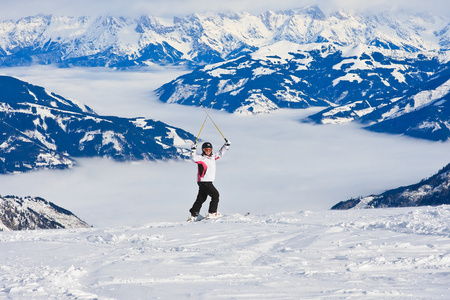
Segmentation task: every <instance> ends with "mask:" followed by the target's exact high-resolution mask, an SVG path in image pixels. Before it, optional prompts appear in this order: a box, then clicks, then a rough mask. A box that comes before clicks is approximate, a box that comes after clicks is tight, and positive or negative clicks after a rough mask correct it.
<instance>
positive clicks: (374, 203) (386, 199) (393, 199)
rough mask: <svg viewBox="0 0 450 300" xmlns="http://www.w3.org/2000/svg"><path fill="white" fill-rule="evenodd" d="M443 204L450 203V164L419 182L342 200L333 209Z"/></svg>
mask: <svg viewBox="0 0 450 300" xmlns="http://www.w3.org/2000/svg"><path fill="white" fill-rule="evenodd" d="M443 204H447V205H448V204H450V164H448V165H447V166H445V167H444V168H442V169H441V170H440V171H439V172H438V173H436V174H435V175H433V176H431V177H430V178H427V179H424V180H422V181H421V182H419V183H416V184H412V185H409V186H404V187H399V188H396V189H392V190H389V191H386V192H384V193H382V194H380V195H370V196H367V197H360V198H357V199H350V200H346V201H341V202H339V203H338V204H336V205H335V206H333V207H332V209H351V208H358V209H359V208H383V207H406V206H426V205H431V206H437V205H443Z"/></svg>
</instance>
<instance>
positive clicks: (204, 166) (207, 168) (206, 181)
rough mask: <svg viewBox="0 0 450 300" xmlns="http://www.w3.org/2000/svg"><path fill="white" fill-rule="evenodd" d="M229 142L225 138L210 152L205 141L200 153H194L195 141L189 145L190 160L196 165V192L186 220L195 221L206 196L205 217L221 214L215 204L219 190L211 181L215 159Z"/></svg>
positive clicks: (217, 201) (227, 147)
mask: <svg viewBox="0 0 450 300" xmlns="http://www.w3.org/2000/svg"><path fill="white" fill-rule="evenodd" d="M230 145H231V144H230V142H229V141H228V140H227V139H225V144H224V145H223V146H222V147H221V148H220V150H219V151H217V152H216V153H214V154H213V153H212V150H213V146H212V144H211V143H209V142H205V143H203V145H202V154H201V155H198V154H197V153H196V150H197V143H195V144H194V145H192V147H191V160H192V161H193V162H195V163H196V164H197V165H198V175H197V184H198V187H199V188H198V194H197V199H196V200H195V202H194V204H193V205H192V208H191V209H190V210H189V211H190V213H191V216H190V217H189V219H188V221H190V222H192V221H196V220H197V217H198V215H199V213H200V209H201V208H202V205H203V203H204V202H205V201H206V199H207V197H208V196H210V197H211V202H210V203H209V209H208V215H207V218H216V217H220V216H222V215H221V214H220V213H219V212H217V206H218V205H219V192H218V191H217V189H216V188H215V187H214V185H213V181H214V179H215V177H216V160H218V159H219V158H221V157H222V156H223V155H224V154H225V152H226V151H227V150H228V149H229V147H230Z"/></svg>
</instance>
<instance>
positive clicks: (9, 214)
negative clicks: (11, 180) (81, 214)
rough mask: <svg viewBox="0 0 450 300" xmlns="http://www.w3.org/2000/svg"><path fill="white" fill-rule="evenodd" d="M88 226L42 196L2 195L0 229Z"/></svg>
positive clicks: (0, 198)
mask: <svg viewBox="0 0 450 300" xmlns="http://www.w3.org/2000/svg"><path fill="white" fill-rule="evenodd" d="M87 227H89V225H88V224H86V223H85V222H83V221H81V220H80V219H79V218H78V217H77V216H75V215H74V214H72V213H71V212H70V211H68V210H65V209H63V208H61V207H59V206H57V205H55V204H53V203H51V202H48V201H46V200H44V199H42V198H39V197H25V198H21V197H16V196H5V197H1V196H0V231H4V230H31V229H63V228H87Z"/></svg>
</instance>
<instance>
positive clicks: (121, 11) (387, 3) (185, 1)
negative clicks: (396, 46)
mask: <svg viewBox="0 0 450 300" xmlns="http://www.w3.org/2000/svg"><path fill="white" fill-rule="evenodd" d="M309 5H318V6H319V8H320V9H321V10H322V11H324V12H325V13H330V12H333V11H336V10H339V9H345V10H348V11H354V10H368V11H376V10H387V9H408V10H411V11H414V12H422V11H428V12H430V13H433V14H436V15H441V16H446V17H449V16H450V5H448V0H428V1H423V0H377V1H365V0H284V1H273V0H227V1H223V0H145V1H144V0H96V1H92V0H77V1H73V0H17V1H11V0H0V7H2V9H1V10H0V18H1V19H19V18H21V17H26V16H30V15H36V14H39V13H43V14H50V13H51V14H55V15H69V16H79V15H90V16H96V15H118V16H126V17H128V16H129V17H139V16H142V15H150V16H159V17H173V16H179V17H182V16H185V15H188V14H191V13H196V12H199V13H201V12H207V11H209V12H218V11H229V10H233V11H247V12H250V13H253V14H259V13H262V12H265V11H268V10H272V11H276V10H285V9H290V8H298V7H303V6H309ZM5 8H6V9H5Z"/></svg>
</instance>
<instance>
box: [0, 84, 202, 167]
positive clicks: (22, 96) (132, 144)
mask: <svg viewBox="0 0 450 300" xmlns="http://www.w3.org/2000/svg"><path fill="white" fill-rule="evenodd" d="M0 128H1V130H2V135H1V136H0V173H14V172H24V171H28V170H32V169H41V168H66V167H70V166H72V165H73V164H74V162H75V161H74V159H75V158H76V157H94V156H100V157H110V158H113V159H115V160H141V159H146V160H157V159H158V160H160V159H174V158H185V157H186V156H187V150H185V149H184V148H185V147H186V145H188V144H190V143H192V140H194V139H195V137H194V136H193V135H192V134H190V133H188V132H186V131H184V130H182V129H179V128H176V127H172V126H169V125H167V124H165V123H163V122H160V121H155V120H151V119H144V118H120V117H113V116H99V115H97V114H96V113H95V112H94V111H93V110H92V109H91V108H89V107H87V106H85V105H83V104H81V103H78V102H76V101H72V100H68V99H66V98H63V97H61V96H59V95H55V94H53V93H48V92H47V91H46V90H45V89H44V88H43V87H39V86H34V85H32V84H29V83H26V82H23V81H21V80H19V79H16V78H13V77H9V76H0Z"/></svg>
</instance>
